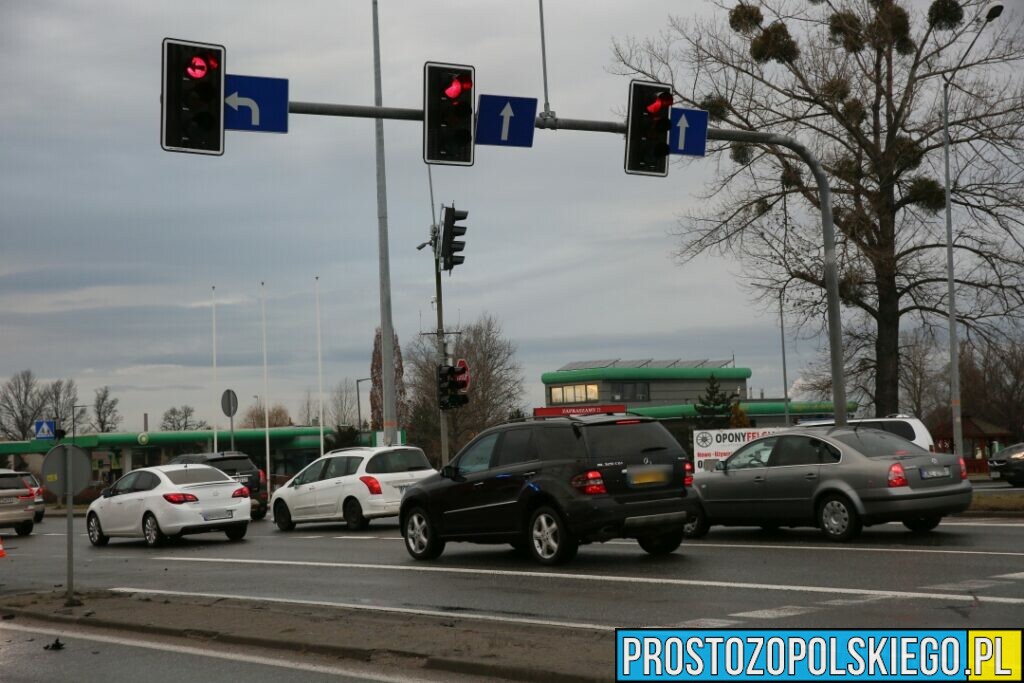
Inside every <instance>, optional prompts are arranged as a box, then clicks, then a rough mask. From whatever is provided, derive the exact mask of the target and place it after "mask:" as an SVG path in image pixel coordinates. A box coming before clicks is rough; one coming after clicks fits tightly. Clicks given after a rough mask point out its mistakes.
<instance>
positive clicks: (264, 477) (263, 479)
mask: <svg viewBox="0 0 1024 683" xmlns="http://www.w3.org/2000/svg"><path fill="white" fill-rule="evenodd" d="M266 483H267V473H266V472H264V471H263V470H260V484H261V485H262V484H266Z"/></svg>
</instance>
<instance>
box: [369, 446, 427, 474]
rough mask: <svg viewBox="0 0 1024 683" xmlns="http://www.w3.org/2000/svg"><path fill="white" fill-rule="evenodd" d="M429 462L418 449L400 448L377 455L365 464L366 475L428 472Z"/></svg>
mask: <svg viewBox="0 0 1024 683" xmlns="http://www.w3.org/2000/svg"><path fill="white" fill-rule="evenodd" d="M429 469H430V461H429V460H427V456H426V455H424V454H423V451H421V450H420V449H418V448H401V449H399V450H394V451H385V452H384V453H378V454H377V455H375V456H373V457H372V458H371V459H370V462H368V463H366V473H367V474H389V473H392V472H418V471H421V470H429Z"/></svg>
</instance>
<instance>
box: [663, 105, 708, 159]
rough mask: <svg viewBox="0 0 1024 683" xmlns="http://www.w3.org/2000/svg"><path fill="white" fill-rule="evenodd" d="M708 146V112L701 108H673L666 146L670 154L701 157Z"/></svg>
mask: <svg viewBox="0 0 1024 683" xmlns="http://www.w3.org/2000/svg"><path fill="white" fill-rule="evenodd" d="M707 146H708V113H707V112H706V111H704V110H702V109H673V110H672V128H670V129H669V132H668V147H669V151H670V152H672V154H686V155H688V156H694V157H702V156H704V153H705V151H706V149H707Z"/></svg>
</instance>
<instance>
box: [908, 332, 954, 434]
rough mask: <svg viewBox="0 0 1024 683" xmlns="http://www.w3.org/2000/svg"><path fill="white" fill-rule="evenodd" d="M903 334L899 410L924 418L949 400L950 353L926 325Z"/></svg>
mask: <svg viewBox="0 0 1024 683" xmlns="http://www.w3.org/2000/svg"><path fill="white" fill-rule="evenodd" d="M901 337H902V340H903V343H902V344H901V345H900V359H901V362H900V410H901V411H906V410H909V411H910V412H912V413H913V414H914V415H916V416H917V417H920V418H925V417H928V416H929V415H931V414H932V413H933V412H934V411H936V410H938V409H939V408H940V407H941V406H943V405H944V404H945V403H946V402H947V401H948V400H949V383H948V382H947V381H946V376H947V375H946V368H948V367H949V361H948V356H947V355H945V354H943V351H942V349H940V348H939V343H938V341H937V340H936V339H935V335H934V334H933V333H932V332H931V331H930V330H928V329H926V328H923V327H918V328H915V329H912V330H906V331H904V332H903V334H902V335H901Z"/></svg>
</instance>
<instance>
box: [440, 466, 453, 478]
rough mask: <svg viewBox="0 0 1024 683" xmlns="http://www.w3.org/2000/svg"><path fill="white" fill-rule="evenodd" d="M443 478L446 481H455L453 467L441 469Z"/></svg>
mask: <svg viewBox="0 0 1024 683" xmlns="http://www.w3.org/2000/svg"><path fill="white" fill-rule="evenodd" d="M441 476H442V477H444V478H445V479H455V468H454V467H452V466H451V465H445V466H444V467H442V468H441Z"/></svg>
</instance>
